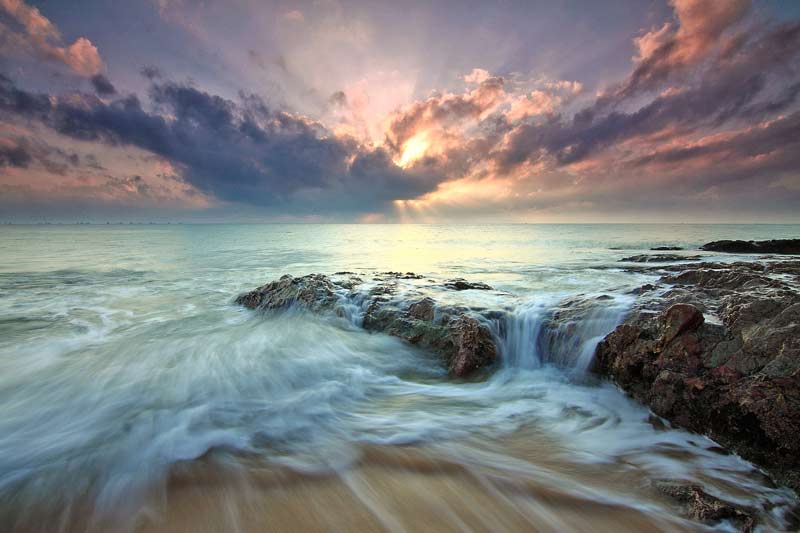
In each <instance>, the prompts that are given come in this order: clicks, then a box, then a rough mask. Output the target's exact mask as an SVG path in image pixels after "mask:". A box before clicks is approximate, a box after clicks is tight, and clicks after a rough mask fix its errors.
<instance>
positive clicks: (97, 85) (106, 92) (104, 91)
mask: <svg viewBox="0 0 800 533" xmlns="http://www.w3.org/2000/svg"><path fill="white" fill-rule="evenodd" d="M91 82H92V86H93V87H94V90H95V92H96V93H97V94H99V95H100V96H111V95H112V94H116V92H117V89H116V88H114V85H113V84H112V83H111V82H110V81H109V80H108V78H106V77H105V76H103V75H102V74H95V75H94V76H92V77H91Z"/></svg>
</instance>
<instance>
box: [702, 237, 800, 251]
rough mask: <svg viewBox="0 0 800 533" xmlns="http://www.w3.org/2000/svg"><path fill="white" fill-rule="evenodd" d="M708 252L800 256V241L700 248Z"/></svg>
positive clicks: (729, 243) (727, 243)
mask: <svg viewBox="0 0 800 533" xmlns="http://www.w3.org/2000/svg"><path fill="white" fill-rule="evenodd" d="M700 249H701V250H705V251H707V252H726V253H732V254H792V255H794V254H800V239H773V240H769V241H713V242H709V243H706V244H704V245H703V246H701V247H700Z"/></svg>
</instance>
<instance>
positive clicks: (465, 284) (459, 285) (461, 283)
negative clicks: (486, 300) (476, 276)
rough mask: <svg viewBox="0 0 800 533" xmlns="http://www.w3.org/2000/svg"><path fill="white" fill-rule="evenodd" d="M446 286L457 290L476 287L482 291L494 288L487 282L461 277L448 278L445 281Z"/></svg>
mask: <svg viewBox="0 0 800 533" xmlns="http://www.w3.org/2000/svg"><path fill="white" fill-rule="evenodd" d="M444 286H445V287H447V288H448V289H453V290H455V291H466V290H469V289H476V290H480V291H490V290H492V287H490V286H489V285H487V284H485V283H481V282H479V281H467V280H465V279H461V278H456V279H448V280H447V281H445V282H444Z"/></svg>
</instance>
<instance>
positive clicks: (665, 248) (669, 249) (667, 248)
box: [650, 246, 683, 252]
mask: <svg viewBox="0 0 800 533" xmlns="http://www.w3.org/2000/svg"><path fill="white" fill-rule="evenodd" d="M650 249H651V250H653V251H654V252H675V251H678V250H683V248H681V247H680V246H656V247H655V248H650Z"/></svg>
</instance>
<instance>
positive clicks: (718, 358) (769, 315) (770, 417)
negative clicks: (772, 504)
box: [594, 262, 800, 489]
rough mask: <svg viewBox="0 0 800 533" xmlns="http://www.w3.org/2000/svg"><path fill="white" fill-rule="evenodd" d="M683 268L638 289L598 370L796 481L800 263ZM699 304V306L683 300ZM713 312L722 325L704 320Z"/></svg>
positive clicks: (660, 411)
mask: <svg viewBox="0 0 800 533" xmlns="http://www.w3.org/2000/svg"><path fill="white" fill-rule="evenodd" d="M707 266H708V265H707V264H700V265H698V266H695V267H689V268H687V267H685V266H684V269H685V270H683V271H682V272H680V273H679V274H675V275H667V276H664V277H662V278H661V280H660V282H659V283H662V284H675V285H679V287H677V288H674V289H671V290H668V291H664V292H662V293H661V294H658V293H657V291H652V290H650V291H642V294H641V295H640V297H639V298H640V302H639V303H638V304H637V308H636V310H635V311H634V312H633V313H632V314H631V315H630V317H629V318H628V320H626V321H625V323H623V324H622V325H620V326H618V327H617V328H616V329H615V330H614V331H613V332H611V333H610V334H609V335H607V336H606V337H605V338H604V339H603V341H601V342H600V343H599V345H598V347H597V350H596V354H595V360H594V369H595V371H596V372H598V373H600V374H602V375H605V376H608V377H610V378H611V379H613V380H614V381H615V382H616V383H617V384H618V385H619V386H620V387H621V388H622V389H623V390H625V391H627V392H628V393H629V394H631V395H632V396H633V397H634V398H636V399H638V400H639V401H641V402H643V403H644V404H646V405H648V406H650V408H651V409H652V410H653V412H654V413H655V414H656V415H658V416H661V417H664V418H665V419H667V420H669V421H671V422H673V423H675V424H678V425H680V426H683V427H685V428H687V429H690V430H693V431H696V432H698V433H703V434H707V435H709V436H710V437H712V438H713V439H714V440H716V441H717V442H719V443H720V444H722V445H724V446H726V447H727V448H729V449H731V450H733V451H735V452H737V453H739V454H740V455H741V456H743V457H744V458H746V459H748V460H750V461H753V462H754V463H756V464H758V465H760V466H762V467H763V468H764V469H766V470H767V471H768V472H769V473H770V474H771V475H772V476H773V477H774V478H775V479H776V480H778V481H779V482H781V483H784V484H787V485H789V486H790V487H792V488H794V489H798V488H800V441H798V440H797V439H796V437H795V435H797V434H798V433H800V294H798V291H797V289H796V288H795V286H794V285H790V284H788V281H787V280H788V279H789V278H787V277H786V274H794V273H796V272H800V262H794V263H781V264H771V265H764V264H757V263H755V264H754V263H735V264H732V265H718V264H714V265H712V266H713V268H706V267H707ZM689 301H694V302H696V305H693V304H692V303H687V302H689ZM703 309H705V312H706V313H713V314H714V315H715V316H716V320H718V323H709V322H708V321H706V320H705V317H704V312H703Z"/></svg>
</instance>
